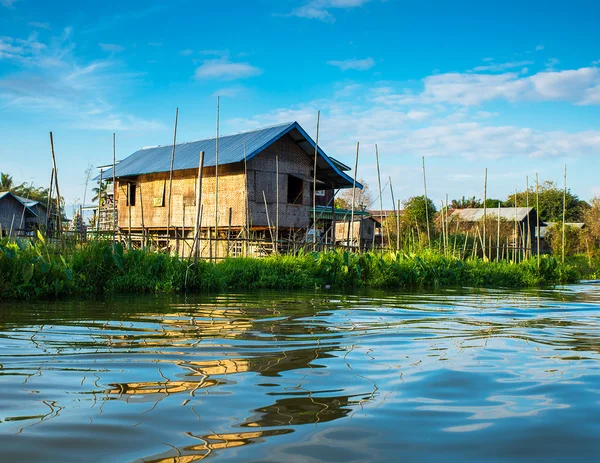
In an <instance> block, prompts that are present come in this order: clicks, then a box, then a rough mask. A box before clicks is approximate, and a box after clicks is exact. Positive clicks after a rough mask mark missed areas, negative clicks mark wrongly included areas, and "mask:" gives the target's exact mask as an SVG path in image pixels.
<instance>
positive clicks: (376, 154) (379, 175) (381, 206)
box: [375, 143, 389, 251]
mask: <svg viewBox="0 0 600 463" xmlns="http://www.w3.org/2000/svg"><path fill="white" fill-rule="evenodd" d="M375 164H376V165H377V188H378V189H379V212H380V214H381V215H380V217H381V250H382V251H383V194H382V192H381V174H380V172H379V150H378V149H377V143H375ZM388 232H389V230H388ZM388 245H389V238H388Z"/></svg>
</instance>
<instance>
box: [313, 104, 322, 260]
mask: <svg viewBox="0 0 600 463" xmlns="http://www.w3.org/2000/svg"><path fill="white" fill-rule="evenodd" d="M320 120H321V111H320V110H319V111H317V137H316V140H315V163H314V167H313V197H312V200H313V201H312V204H313V251H316V250H317V158H318V155H319V122H320Z"/></svg>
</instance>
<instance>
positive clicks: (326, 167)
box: [96, 122, 362, 188]
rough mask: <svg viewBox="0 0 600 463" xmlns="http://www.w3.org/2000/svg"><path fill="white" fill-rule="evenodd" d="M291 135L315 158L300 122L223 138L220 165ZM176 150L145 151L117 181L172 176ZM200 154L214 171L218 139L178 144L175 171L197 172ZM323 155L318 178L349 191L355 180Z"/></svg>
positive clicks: (122, 167)
mask: <svg viewBox="0 0 600 463" xmlns="http://www.w3.org/2000/svg"><path fill="white" fill-rule="evenodd" d="M288 133H289V134H291V135H292V137H293V138H294V140H295V141H296V142H298V144H299V145H300V146H301V147H302V148H303V149H304V150H305V151H306V152H307V154H309V155H314V147H315V144H314V142H313V140H312V139H311V138H310V137H309V136H308V134H307V133H306V132H305V131H304V129H303V128H302V127H301V126H300V124H298V123H297V122H287V123H285V124H280V125H274V126H271V127H264V128H261V129H257V130H252V131H249V132H242V133H238V134H234V135H224V136H219V165H225V164H232V163H236V162H242V161H243V160H244V144H245V145H246V156H247V159H251V158H252V157H254V156H256V155H257V154H258V153H260V152H261V151H263V150H264V149H265V148H267V147H268V146H269V145H271V144H272V143H274V142H275V141H277V140H279V139H280V138H281V137H283V136H284V135H286V134H288ZM311 148H312V150H311ZM172 150H173V145H164V146H155V147H148V148H142V149H141V150H139V151H136V152H135V153H133V154H132V155H130V156H128V157H127V158H125V159H123V160H122V161H120V162H119V163H118V164H117V166H116V169H115V170H116V177H117V178H118V177H132V176H136V175H142V174H152V173H158V172H169V170H170V167H171V152H172ZM200 151H204V166H205V167H211V166H214V165H215V164H216V139H215V138H208V139H205V140H197V141H192V142H187V143H179V144H177V145H176V146H175V159H174V162H173V170H184V169H197V168H198V163H199V155H200ZM311 151H312V153H311ZM319 155H320V158H319V161H318V164H317V175H318V176H319V177H321V175H319V174H320V173H321V174H322V175H323V176H325V177H326V178H325V179H322V180H326V181H331V180H338V183H341V184H342V185H343V186H345V187H348V186H352V179H351V178H350V177H349V176H348V175H346V174H345V173H344V172H342V171H341V170H340V169H339V168H338V167H337V166H336V164H337V163H335V162H333V161H332V160H331V159H329V157H328V156H327V155H326V154H325V153H324V152H323V151H322V150H321V148H319ZM319 171H322V172H319ZM328 171H329V172H328ZM333 173H334V174H335V176H333V177H332V175H331V174H333ZM112 175H113V174H112V167H111V168H109V169H107V170H106V171H104V172H103V174H102V177H103V178H105V179H110V178H112ZM339 177H341V179H340V178H339ZM98 178H99V176H98V177H96V180H97V179H98ZM320 179H321V178H320ZM340 180H341V182H340ZM337 186H338V187H339V186H341V185H337ZM357 187H359V188H362V185H360V184H358V183H357Z"/></svg>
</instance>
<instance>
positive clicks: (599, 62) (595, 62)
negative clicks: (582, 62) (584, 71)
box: [592, 59, 600, 66]
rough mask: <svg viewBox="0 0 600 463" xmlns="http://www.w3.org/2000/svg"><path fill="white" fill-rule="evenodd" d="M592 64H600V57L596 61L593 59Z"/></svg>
mask: <svg viewBox="0 0 600 463" xmlns="http://www.w3.org/2000/svg"><path fill="white" fill-rule="evenodd" d="M592 66H600V59H597V60H596V61H592Z"/></svg>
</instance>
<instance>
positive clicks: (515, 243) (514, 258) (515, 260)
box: [513, 188, 519, 263]
mask: <svg viewBox="0 0 600 463" xmlns="http://www.w3.org/2000/svg"><path fill="white" fill-rule="evenodd" d="M514 211H515V231H514V234H515V236H514V239H513V245H514V249H513V261H514V262H515V263H516V262H517V257H518V253H517V242H518V241H517V237H518V236H519V235H518V231H517V189H516V188H515V209H514Z"/></svg>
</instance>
